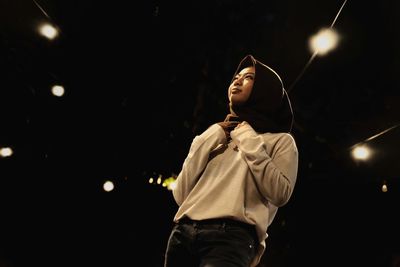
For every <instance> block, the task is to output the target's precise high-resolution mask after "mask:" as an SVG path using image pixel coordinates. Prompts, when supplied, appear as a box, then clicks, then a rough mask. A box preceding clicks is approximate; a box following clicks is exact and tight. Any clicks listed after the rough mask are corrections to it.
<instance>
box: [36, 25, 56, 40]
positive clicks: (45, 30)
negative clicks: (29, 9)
mask: <svg viewBox="0 0 400 267" xmlns="http://www.w3.org/2000/svg"><path fill="white" fill-rule="evenodd" d="M39 32H40V34H42V35H43V36H44V37H46V38H48V39H50V40H52V39H54V38H56V37H57V35H58V30H57V29H56V28H55V27H54V26H53V25H51V24H48V23H46V24H43V25H41V26H40V27H39Z"/></svg>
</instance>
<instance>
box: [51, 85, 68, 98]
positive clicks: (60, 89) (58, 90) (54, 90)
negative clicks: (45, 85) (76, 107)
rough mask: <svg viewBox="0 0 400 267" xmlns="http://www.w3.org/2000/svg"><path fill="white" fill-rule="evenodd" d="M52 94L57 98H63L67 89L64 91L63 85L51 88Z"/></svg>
mask: <svg viewBox="0 0 400 267" xmlns="http://www.w3.org/2000/svg"><path fill="white" fill-rule="evenodd" d="M51 93H52V94H53V95H55V96H58V97H61V96H63V95H64V93H65V89H64V87H63V86H61V85H54V86H53V87H52V88H51Z"/></svg>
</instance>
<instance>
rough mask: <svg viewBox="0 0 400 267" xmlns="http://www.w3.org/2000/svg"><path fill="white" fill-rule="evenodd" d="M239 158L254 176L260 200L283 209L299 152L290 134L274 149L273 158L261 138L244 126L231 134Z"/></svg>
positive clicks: (290, 191) (290, 187) (293, 183)
mask: <svg viewBox="0 0 400 267" xmlns="http://www.w3.org/2000/svg"><path fill="white" fill-rule="evenodd" d="M231 136H232V140H233V142H235V144H236V145H237V146H238V148H239V150H240V151H241V153H242V157H243V158H244V160H245V161H246V163H247V165H248V166H249V168H250V171H251V172H252V174H253V177H254V179H255V183H256V185H257V187H258V190H259V192H260V193H261V194H262V196H263V197H264V198H265V199H267V200H268V201H269V202H271V203H272V204H273V205H275V206H277V207H280V206H283V205H285V204H286V203H287V202H288V201H289V198H290V196H291V195H292V192H293V189H294V185H295V183H296V177H297V169H298V151H297V147H296V143H295V141H294V139H293V137H292V136H291V135H290V134H285V135H283V136H282V137H281V138H280V139H278V141H277V143H276V144H271V145H273V146H274V148H273V152H272V153H271V154H272V155H273V158H271V155H268V153H267V149H266V146H267V145H268V144H266V143H265V141H264V137H263V135H261V134H257V133H256V132H255V131H254V130H253V128H252V127H251V126H250V125H249V124H248V123H244V124H243V125H242V126H241V127H238V128H236V129H235V130H234V131H232V132H231Z"/></svg>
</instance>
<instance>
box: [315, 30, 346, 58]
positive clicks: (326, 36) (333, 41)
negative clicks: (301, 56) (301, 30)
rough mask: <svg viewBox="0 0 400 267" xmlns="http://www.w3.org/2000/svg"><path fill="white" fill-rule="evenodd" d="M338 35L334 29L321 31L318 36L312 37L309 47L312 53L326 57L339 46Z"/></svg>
mask: <svg viewBox="0 0 400 267" xmlns="http://www.w3.org/2000/svg"><path fill="white" fill-rule="evenodd" d="M338 41H339V35H338V33H337V32H336V31H335V30H333V29H332V28H324V29H321V30H320V31H319V32H318V33H317V34H315V35H313V36H311V38H310V40H309V47H310V50H311V52H312V53H318V54H319V55H325V54H327V53H328V52H329V51H331V50H332V49H334V48H335V47H336V46H337V43H338Z"/></svg>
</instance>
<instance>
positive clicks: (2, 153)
mask: <svg viewBox="0 0 400 267" xmlns="http://www.w3.org/2000/svg"><path fill="white" fill-rule="evenodd" d="M12 154H13V150H12V149H11V147H2V148H0V157H2V158H5V157H10V156H11V155H12Z"/></svg>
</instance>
